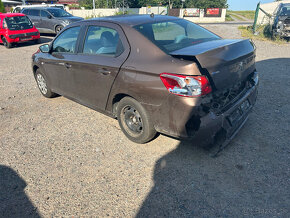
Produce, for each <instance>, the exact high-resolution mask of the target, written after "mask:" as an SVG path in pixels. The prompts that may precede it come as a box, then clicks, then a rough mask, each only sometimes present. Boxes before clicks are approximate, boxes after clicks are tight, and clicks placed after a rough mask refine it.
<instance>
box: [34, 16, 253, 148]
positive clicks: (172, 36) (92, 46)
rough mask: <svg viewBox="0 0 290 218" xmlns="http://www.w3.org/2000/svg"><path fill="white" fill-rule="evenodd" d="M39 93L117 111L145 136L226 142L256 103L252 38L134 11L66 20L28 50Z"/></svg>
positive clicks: (129, 132)
mask: <svg viewBox="0 0 290 218" xmlns="http://www.w3.org/2000/svg"><path fill="white" fill-rule="evenodd" d="M32 59H33V62H32V67H33V73H34V76H35V79H36V82H37V84H38V87H39V89H40V91H41V93H42V94H43V95H44V96H45V97H48V98H51V97H54V96H56V93H57V94H59V95H63V96H65V97H67V98H69V99H72V100H74V101H76V102H78V103H80V104H82V105H85V106H87V107H90V108H92V109H94V110H97V111H100V112H102V113H104V114H106V115H109V116H111V117H115V118H117V119H118V122H119V125H120V127H121V129H122V131H123V132H124V134H125V135H126V136H127V137H128V138H129V139H130V140H132V141H134V142H136V143H146V142H148V141H150V140H152V139H153V138H154V137H155V135H156V134H157V133H163V134H166V135H169V136H172V137H177V138H193V140H197V141H196V142H198V143H199V144H201V145H209V144H212V143H226V142H227V141H229V140H230V139H231V138H233V136H234V135H235V134H236V133H237V132H238V130H239V129H240V128H241V127H242V126H243V124H244V123H245V121H246V120H247V118H248V115H249V113H250V111H251V109H252V108H253V106H254V104H255V101H256V96H257V86H258V74H257V72H256V68H255V46H254V44H253V43H252V42H251V41H250V40H238V39H234V40H233V39H222V38H221V37H219V36H217V35H215V34H213V33H212V32H210V31H208V30H206V29H204V28H202V27H200V26H199V25H196V24H194V23H191V22H189V21H186V20H184V19H179V18H176V17H169V16H160V15H159V16H149V15H131V16H116V17H104V18H98V19H91V20H85V21H81V22H77V23H74V24H71V25H69V26H67V27H66V28H64V29H63V31H62V32H61V33H60V34H59V35H58V36H57V37H56V38H55V39H54V40H53V41H52V42H51V43H50V44H49V45H48V44H46V45H42V46H41V47H40V49H39V50H38V51H37V52H36V53H35V54H34V55H33V57H32Z"/></svg>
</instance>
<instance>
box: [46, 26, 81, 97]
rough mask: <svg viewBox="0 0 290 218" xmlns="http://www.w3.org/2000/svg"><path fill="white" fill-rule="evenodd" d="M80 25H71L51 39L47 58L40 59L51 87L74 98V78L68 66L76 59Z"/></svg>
mask: <svg viewBox="0 0 290 218" xmlns="http://www.w3.org/2000/svg"><path fill="white" fill-rule="evenodd" d="M79 33H80V26H75V27H71V28H69V29H67V30H65V31H64V32H62V33H61V34H60V35H58V36H57V38H56V39H55V40H54V41H53V44H52V48H51V51H50V53H49V54H48V56H47V59H43V60H41V61H42V62H43V67H44V70H45V74H46V76H47V78H48V81H49V82H50V85H51V87H52V89H53V90H54V91H55V92H56V93H59V94H61V95H65V96H68V97H72V98H74V97H75V96H74V94H75V93H74V87H73V86H74V80H73V79H74V78H73V75H72V72H71V70H70V68H71V67H72V66H73V65H74V63H75V62H76V61H77V60H78V57H77V54H76V49H77V40H78V36H79Z"/></svg>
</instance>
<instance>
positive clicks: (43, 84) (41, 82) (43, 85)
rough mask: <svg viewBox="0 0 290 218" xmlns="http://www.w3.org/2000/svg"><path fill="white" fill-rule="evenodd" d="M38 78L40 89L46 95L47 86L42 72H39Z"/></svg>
mask: <svg viewBox="0 0 290 218" xmlns="http://www.w3.org/2000/svg"><path fill="white" fill-rule="evenodd" d="M36 80H37V84H38V87H39V89H40V91H41V92H42V94H44V95H45V94H46V93H47V86H46V81H45V79H44V78H43V76H42V75H41V74H37V76H36Z"/></svg>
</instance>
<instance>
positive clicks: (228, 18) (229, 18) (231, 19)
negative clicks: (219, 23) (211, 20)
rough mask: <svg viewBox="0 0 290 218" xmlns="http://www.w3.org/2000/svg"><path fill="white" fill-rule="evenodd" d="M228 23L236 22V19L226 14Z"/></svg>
mask: <svg viewBox="0 0 290 218" xmlns="http://www.w3.org/2000/svg"><path fill="white" fill-rule="evenodd" d="M226 21H234V19H233V18H232V17H231V16H230V15H229V14H228V13H227V14H226Z"/></svg>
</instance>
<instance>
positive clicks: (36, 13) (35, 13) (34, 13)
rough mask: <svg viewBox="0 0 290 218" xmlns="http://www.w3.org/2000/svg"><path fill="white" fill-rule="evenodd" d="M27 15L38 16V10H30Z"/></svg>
mask: <svg viewBox="0 0 290 218" xmlns="http://www.w3.org/2000/svg"><path fill="white" fill-rule="evenodd" d="M28 15H30V16H39V10H36V9H30V10H29V12H28Z"/></svg>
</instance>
